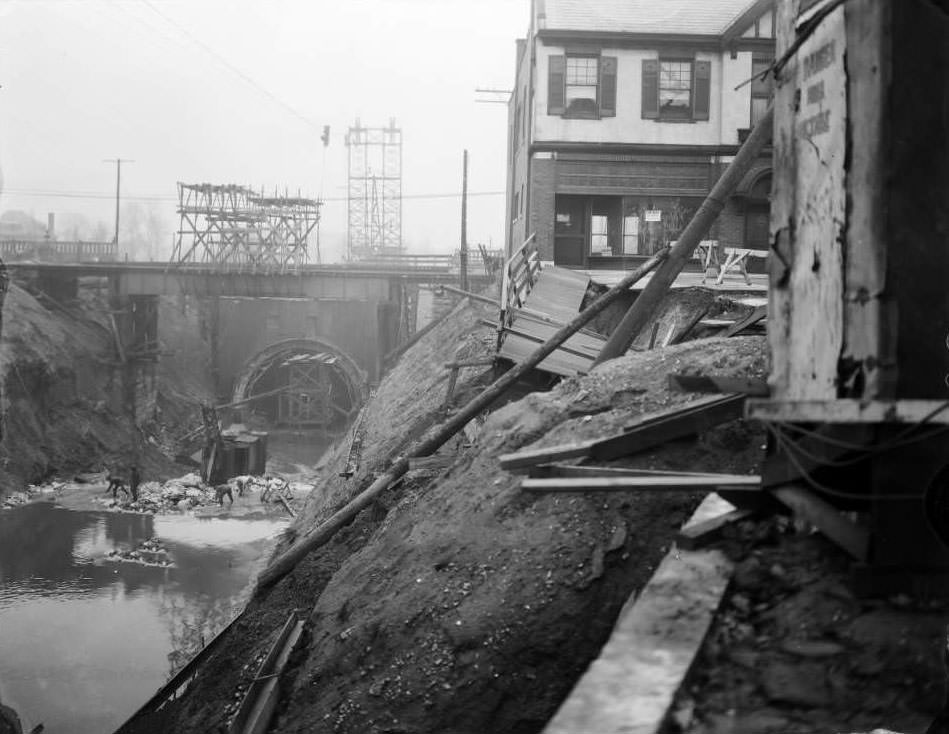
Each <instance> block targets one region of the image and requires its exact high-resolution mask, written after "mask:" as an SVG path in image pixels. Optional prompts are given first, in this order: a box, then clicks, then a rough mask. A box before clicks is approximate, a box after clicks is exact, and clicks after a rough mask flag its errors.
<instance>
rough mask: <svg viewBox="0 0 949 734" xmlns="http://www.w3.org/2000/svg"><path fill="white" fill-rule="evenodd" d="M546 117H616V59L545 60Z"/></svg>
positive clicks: (571, 57)
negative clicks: (546, 69)
mask: <svg viewBox="0 0 949 734" xmlns="http://www.w3.org/2000/svg"><path fill="white" fill-rule="evenodd" d="M547 63H548V73H547V114H548V115H558V116H561V117H573V118H579V119H588V120H595V119H598V118H600V117H613V116H615V115H616V57H614V56H598V55H595V54H585V55H581V54H567V55H564V56H550V57H549V58H548V59H547Z"/></svg>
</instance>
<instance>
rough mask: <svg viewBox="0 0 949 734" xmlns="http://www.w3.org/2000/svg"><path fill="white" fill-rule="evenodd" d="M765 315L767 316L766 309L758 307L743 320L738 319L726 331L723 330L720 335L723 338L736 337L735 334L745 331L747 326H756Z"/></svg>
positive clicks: (765, 307)
mask: <svg viewBox="0 0 949 734" xmlns="http://www.w3.org/2000/svg"><path fill="white" fill-rule="evenodd" d="M767 315H768V307H767V306H758V307H757V308H755V309H752V311H751V313H750V314H748V315H747V316H745V318H743V319H739V320H738V321H736V322H735V323H734V324H732V325H731V326H729V327H728V328H727V329H725V331H724V332H723V333H722V336H724V337H730V336H736V335H737V334H740V333H741V332H742V331H744V330H745V329H747V328H748V327H749V326H754V325H755V324H757V323H758V322H759V321H761V319H763V318H765V317H766V316H767Z"/></svg>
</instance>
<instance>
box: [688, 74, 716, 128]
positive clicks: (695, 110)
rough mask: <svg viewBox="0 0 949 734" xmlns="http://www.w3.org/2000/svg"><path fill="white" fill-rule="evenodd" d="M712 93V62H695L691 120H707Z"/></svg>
mask: <svg viewBox="0 0 949 734" xmlns="http://www.w3.org/2000/svg"><path fill="white" fill-rule="evenodd" d="M711 92H712V62H711V61H696V62H695V90H694V92H693V95H692V100H693V101H692V119H694V120H707V119H708V111H709V106H710V98H711Z"/></svg>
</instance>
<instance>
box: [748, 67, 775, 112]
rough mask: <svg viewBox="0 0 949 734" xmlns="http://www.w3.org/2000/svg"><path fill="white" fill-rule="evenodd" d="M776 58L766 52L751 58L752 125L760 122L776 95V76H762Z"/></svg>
mask: <svg viewBox="0 0 949 734" xmlns="http://www.w3.org/2000/svg"><path fill="white" fill-rule="evenodd" d="M773 62H774V59H772V58H771V56H768V55H764V54H754V56H752V58H751V75H752V77H753V80H752V82H751V127H754V126H755V125H757V124H758V120H760V119H761V118H762V117H764V113H765V112H767V111H768V105H770V104H771V99H772V97H773V96H774V77H773V76H772V75H771V74H768V75H767V76H766V77H765V79H764V80H762V79H761V76H762V75H763V74H764V73H765V72H766V71H767V70H768V69H770V68H771V64H772V63H773Z"/></svg>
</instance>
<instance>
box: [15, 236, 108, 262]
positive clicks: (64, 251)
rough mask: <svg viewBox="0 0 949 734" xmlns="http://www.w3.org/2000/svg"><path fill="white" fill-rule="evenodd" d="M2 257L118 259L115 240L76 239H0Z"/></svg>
mask: <svg viewBox="0 0 949 734" xmlns="http://www.w3.org/2000/svg"><path fill="white" fill-rule="evenodd" d="M0 257H2V258H3V259H4V260H7V261H9V262H16V261H18V260H36V261H38V262H56V263H76V262H114V261H116V260H118V259H119V258H118V247H117V246H116V244H115V242H81V241H74V240H67V241H56V240H0Z"/></svg>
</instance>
